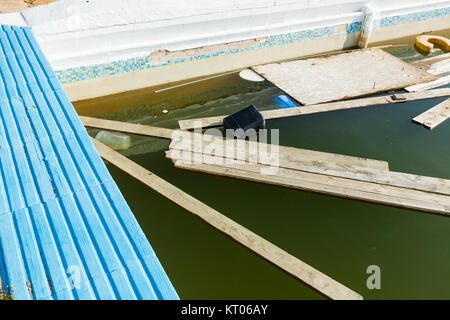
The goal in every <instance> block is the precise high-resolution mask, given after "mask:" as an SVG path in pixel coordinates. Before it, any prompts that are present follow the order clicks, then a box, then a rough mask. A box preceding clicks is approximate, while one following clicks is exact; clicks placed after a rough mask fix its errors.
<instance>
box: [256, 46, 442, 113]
mask: <svg viewBox="0 0 450 320" xmlns="http://www.w3.org/2000/svg"><path fill="white" fill-rule="evenodd" d="M253 70H255V71H256V72H258V73H259V74H261V75H262V76H263V77H265V78H266V79H267V80H269V81H270V82H272V83H273V84H275V85H276V86H277V87H279V88H280V89H282V90H283V91H285V92H286V93H287V94H289V95H290V96H291V97H293V98H294V99H296V100H297V101H298V102H299V103H301V104H303V105H310V104H317V103H322V102H327V101H337V100H342V99H348V98H352V97H358V96H362V95H367V94H373V93H377V92H384V91H388V90H394V89H400V88H405V87H407V86H411V85H414V84H418V83H423V82H430V81H433V80H436V77H435V76H433V75H431V74H429V73H427V72H425V71H423V70H420V69H418V68H416V67H415V66H413V65H411V64H409V63H407V62H404V61H402V60H400V59H398V58H396V57H394V56H393V55H391V54H389V53H387V52H386V51H384V50H382V49H367V50H360V51H354V52H350V53H343V54H338V55H332V56H326V57H320V58H311V59H305V60H297V61H289V62H282V63H272V64H266V65H260V66H255V67H253Z"/></svg>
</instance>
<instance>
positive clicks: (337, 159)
mask: <svg viewBox="0 0 450 320" xmlns="http://www.w3.org/2000/svg"><path fill="white" fill-rule="evenodd" d="M80 119H81V121H82V122H83V124H84V125H85V126H87V127H93V128H98V129H105V130H111V131H120V132H125V133H133V134H138V135H143V136H151V137H158V138H164V139H171V138H174V141H173V142H172V148H175V145H176V144H178V143H180V141H184V143H186V142H190V143H191V145H192V146H193V147H194V143H195V142H198V141H200V142H201V143H199V145H200V146H203V147H202V148H206V147H207V146H208V145H210V144H214V145H216V148H218V147H219V146H224V147H226V149H230V148H231V149H233V150H234V148H235V145H236V144H238V146H240V147H241V148H240V149H239V150H242V149H243V150H250V149H252V150H254V149H257V150H260V149H263V148H264V150H268V149H270V145H267V144H263V143H258V142H251V141H250V142H249V141H239V143H238V141H237V140H234V139H232V140H227V139H223V138H221V137H216V136H212V135H203V134H199V133H195V132H194V133H193V132H189V131H181V130H172V129H165V128H158V127H152V126H146V125H140V124H134V123H127V122H121V121H113V120H105V119H97V118H89V117H80ZM240 143H243V146H241V144H240ZM279 149H280V150H281V152H282V153H285V154H289V155H290V157H294V158H295V159H298V160H299V161H300V159H301V160H304V161H305V162H306V161H308V162H310V163H316V162H318V161H321V162H327V163H329V165H330V166H348V165H354V166H357V167H361V168H366V167H367V168H374V169H379V170H389V165H388V163H387V162H386V161H379V160H373V159H366V158H361V157H352V156H346V155H339V154H333V153H327V152H319V151H312V150H305V149H298V148H290V147H283V146H280V147H279ZM228 154H230V153H228Z"/></svg>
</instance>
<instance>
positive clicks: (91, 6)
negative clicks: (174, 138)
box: [0, 0, 450, 70]
mask: <svg viewBox="0 0 450 320" xmlns="http://www.w3.org/2000/svg"><path fill="white" fill-rule="evenodd" d="M366 5H370V6H371V7H372V8H374V9H375V10H377V11H378V12H379V16H380V17H382V16H383V15H396V14H404V13H408V12H412V11H418V10H421V8H424V7H426V8H428V9H431V8H438V7H445V6H450V1H449V0H432V1H430V0H428V1H427V0H395V1H393V0H257V1H255V0H164V1H161V0H60V1H57V2H54V3H51V4H49V5H45V6H38V7H35V8H31V9H27V10H24V11H22V12H21V13H15V14H5V15H0V23H1V24H18V25H28V26H31V27H32V28H33V31H34V33H35V35H36V37H37V39H38V41H39V43H40V45H41V46H42V48H43V50H44V52H45V53H46V55H47V57H48V58H49V60H50V63H51V64H52V66H53V67H54V68H55V69H56V70H60V69H67V68H70V67H77V66H83V65H92V64H98V63H107V62H112V61H117V60H121V59H127V58H131V57H136V56H143V55H146V54H149V53H150V52H152V51H154V50H158V49H168V50H182V49H189V48H195V47H201V46H206V45H212V44H218V43H223V42H232V41H239V40H244V39H251V38H255V37H261V36H267V35H273V34H281V33H286V32H293V31H298V30H303V29H310V28H314V27H316V26H324V25H332V24H337V23H351V22H353V21H355V20H362V13H361V10H362V9H363V8H364V6H366Z"/></svg>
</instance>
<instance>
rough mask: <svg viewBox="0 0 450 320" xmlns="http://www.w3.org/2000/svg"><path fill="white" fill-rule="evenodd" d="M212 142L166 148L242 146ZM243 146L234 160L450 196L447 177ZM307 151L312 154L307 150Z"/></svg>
mask: <svg viewBox="0 0 450 320" xmlns="http://www.w3.org/2000/svg"><path fill="white" fill-rule="evenodd" d="M230 142H231V143H232V142H234V141H233V140H231V141H227V143H230ZM212 144H214V142H212V143H211V144H210V145H208V144H206V143H204V144H202V145H201V148H196V146H195V145H194V143H193V142H192V141H189V140H188V141H183V140H181V141H177V140H173V141H172V143H171V144H170V146H169V148H170V149H176V150H182V151H187V152H196V153H201V154H202V156H204V157H206V156H208V155H216V156H217V155H219V156H221V157H223V158H232V159H234V158H237V157H235V155H236V154H237V153H238V151H236V150H238V149H239V148H240V147H241V146H239V145H236V144H235V145H233V144H229V145H226V146H225V147H223V148H224V150H223V151H222V150H220V149H221V147H222V145H220V144H218V146H217V147H211V145H212ZM257 145H258V146H257V147H258V148H262V150H263V152H264V151H265V150H269V148H267V147H265V146H264V144H260V143H259V144H257ZM245 147H246V148H247V151H248V150H253V152H247V153H246V154H245V157H240V158H237V159H239V160H243V161H247V162H249V163H259V164H262V165H270V166H275V167H282V168H287V169H294V170H300V171H305V172H312V173H319V174H325V175H328V176H334V177H341V178H348V179H353V180H359V181H366V182H373V183H377V184H380V185H388V186H395V187H402V188H407V189H411V190H420V191H425V192H433V193H439V194H444V195H450V180H447V179H441V178H435V177H427V176H419V175H414V174H407V173H402V172H393V171H389V170H388V167H387V166H386V168H384V167H382V165H383V162H379V163H378V160H370V159H364V158H355V157H348V156H344V157H343V158H338V157H337V156H338V155H334V154H327V153H321V152H317V154H315V153H314V151H309V150H303V149H296V148H288V147H282V146H280V147H279V150H278V152H277V153H275V154H274V155H273V157H275V159H274V158H273V157H270V156H260V155H261V154H260V152H259V150H260V149H257V148H255V147H251V146H249V144H246V145H245ZM230 149H231V151H230ZM211 151H212V152H211ZM308 151H309V152H311V153H308ZM322 154H323V156H322ZM333 156H336V158H333ZM201 158H202V157H199V159H201ZM366 161H367V162H366ZM368 161H374V163H373V164H374V165H372V166H367V164H371V163H370V162H368ZM386 164H387V163H386ZM364 165H366V166H364Z"/></svg>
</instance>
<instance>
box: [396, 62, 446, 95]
mask: <svg viewBox="0 0 450 320" xmlns="http://www.w3.org/2000/svg"><path fill="white" fill-rule="evenodd" d="M414 65H416V66H417V67H418V68H420V69H422V70H424V71H426V72H428V73H431V74H434V75H436V76H439V78H438V79H436V80H434V81H430V82H426V83H421V84H416V85H413V86H409V87H406V88H405V90H406V91H409V92H414V91H423V90H429V89H433V88H436V87H440V86H443V85H446V84H449V83H450V54H443V55H439V56H436V57H433V58H429V59H425V60H424V61H419V62H417V63H415V64H414Z"/></svg>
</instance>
